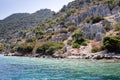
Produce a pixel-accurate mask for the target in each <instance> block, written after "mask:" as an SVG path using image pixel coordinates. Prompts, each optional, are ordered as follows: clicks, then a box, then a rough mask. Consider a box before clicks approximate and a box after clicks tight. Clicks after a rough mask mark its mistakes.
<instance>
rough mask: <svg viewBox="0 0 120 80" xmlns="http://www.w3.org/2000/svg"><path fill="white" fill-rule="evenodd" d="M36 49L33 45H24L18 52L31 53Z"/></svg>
mask: <svg viewBox="0 0 120 80" xmlns="http://www.w3.org/2000/svg"><path fill="white" fill-rule="evenodd" d="M33 48H34V45H33V44H32V43H23V44H21V45H20V46H19V47H18V48H17V51H18V52H20V53H31V52H32V50H33Z"/></svg>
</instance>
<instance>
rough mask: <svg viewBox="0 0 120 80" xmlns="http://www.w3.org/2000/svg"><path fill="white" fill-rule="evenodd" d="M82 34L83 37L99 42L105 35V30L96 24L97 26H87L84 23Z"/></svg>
mask: <svg viewBox="0 0 120 80" xmlns="http://www.w3.org/2000/svg"><path fill="white" fill-rule="evenodd" d="M82 30H83V32H84V37H85V38H87V39H90V40H93V39H95V40H97V41H101V40H102V38H103V36H104V35H105V33H106V30H105V29H104V27H103V26H102V25H101V24H99V23H97V24H89V23H86V24H85V25H84V26H83V28H82Z"/></svg>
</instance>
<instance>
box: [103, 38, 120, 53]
mask: <svg viewBox="0 0 120 80" xmlns="http://www.w3.org/2000/svg"><path fill="white" fill-rule="evenodd" d="M103 45H104V47H105V49H107V50H108V51H109V52H120V38H118V37H115V36H106V37H104V38H103Z"/></svg>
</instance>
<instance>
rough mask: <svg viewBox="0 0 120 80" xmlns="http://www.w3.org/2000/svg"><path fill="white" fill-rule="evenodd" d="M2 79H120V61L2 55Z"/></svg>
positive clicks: (0, 65) (0, 64)
mask: <svg viewBox="0 0 120 80" xmlns="http://www.w3.org/2000/svg"><path fill="white" fill-rule="evenodd" d="M0 80H120V62H115V63H112V62H111V63H110V62H109V63H108V62H101V61H90V60H73V59H71V60H70V59H39V58H28V57H8V56H6V57H5V56H3V55H0Z"/></svg>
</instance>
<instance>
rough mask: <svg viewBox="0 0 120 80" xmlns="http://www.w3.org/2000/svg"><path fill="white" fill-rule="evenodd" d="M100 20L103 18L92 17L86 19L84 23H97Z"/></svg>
mask: <svg viewBox="0 0 120 80" xmlns="http://www.w3.org/2000/svg"><path fill="white" fill-rule="evenodd" d="M102 20H105V19H104V18H103V17H100V16H92V17H88V18H86V19H85V22H87V23H90V21H92V23H93V24H94V23H98V22H100V21H102Z"/></svg>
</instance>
